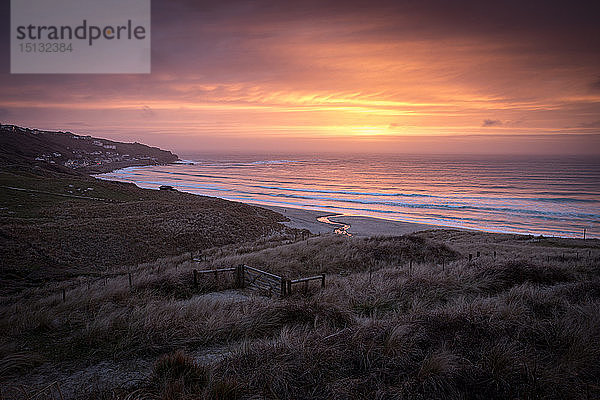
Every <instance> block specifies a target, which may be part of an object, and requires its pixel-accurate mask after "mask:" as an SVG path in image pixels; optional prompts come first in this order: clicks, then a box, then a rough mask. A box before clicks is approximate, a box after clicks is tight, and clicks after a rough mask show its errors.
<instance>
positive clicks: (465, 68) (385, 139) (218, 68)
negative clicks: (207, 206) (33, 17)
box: [0, 0, 600, 154]
mask: <svg viewBox="0 0 600 400" xmlns="http://www.w3.org/2000/svg"><path fill="white" fill-rule="evenodd" d="M449 3H450V4H449ZM483 3H485V2H483ZM575 3H577V2H569V3H563V4H561V3H556V2H555V3H548V2H531V4H528V5H523V4H522V3H521V2H512V1H506V2H503V4H501V5H490V4H482V2H472V1H456V2H444V1H441V0H439V1H421V2H413V1H404V2H403V1H395V2H391V1H390V2H386V1H382V2H377V1H371V2H368V3H366V2H364V3H363V2H352V1H349V2H348V1H347V2H333V1H332V2H323V1H321V2H311V1H308V2H306V1H305V2H297V3H286V2H272V1H257V2H194V1H183V0H179V1H159V0H154V1H153V10H152V11H153V21H152V40H153V51H152V71H153V72H152V74H150V75H90V76H85V75H68V76H59V75H10V74H8V69H9V68H8V61H7V60H2V71H4V72H3V73H2V74H1V75H0V88H1V89H2V90H1V91H0V121H3V122H5V123H16V124H20V125H26V126H33V127H39V128H48V129H63V130H71V131H73V132H76V133H85V134H93V135H96V136H101V137H106V138H111V139H115V140H127V141H134V140H135V141H140V142H144V143H148V144H152V145H158V146H161V147H164V148H168V149H173V150H175V151H176V152H193V151H285V152H287V151H320V150H328V151H331V150H341V151H394V152H402V151H407V152H454V153H457V152H458V153H460V152H465V153H470V152H480V153H481V152H483V153H486V152H490V153H499V152H500V153H502V152H506V153H593V154H599V153H600V139H599V138H600V136H599V134H600V45H599V44H600V39H599V38H600V30H599V28H598V27H597V25H598V24H597V21H594V18H595V17H593V16H597V15H598V13H597V12H595V11H597V10H593V9H592V8H597V6H594V5H590V4H593V3H587V2H586V3H584V2H582V3H581V4H579V5H578V4H575ZM2 7H4V8H2V9H0V11H1V12H2V16H3V18H5V19H6V18H8V15H9V14H8V10H7V9H6V5H4V6H2ZM3 25H6V24H3ZM2 29H3V30H2V31H1V32H2V33H3V35H2V37H3V38H4V39H8V30H7V29H8V28H6V27H3V28H2ZM4 33H5V34H4ZM7 46H8V42H7V40H4V41H3V43H2V44H1V45H0V50H3V51H4V54H8V48H7Z"/></svg>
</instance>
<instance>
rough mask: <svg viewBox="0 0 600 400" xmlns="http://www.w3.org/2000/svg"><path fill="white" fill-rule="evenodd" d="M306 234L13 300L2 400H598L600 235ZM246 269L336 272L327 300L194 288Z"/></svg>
mask: <svg viewBox="0 0 600 400" xmlns="http://www.w3.org/2000/svg"><path fill="white" fill-rule="evenodd" d="M292 238H293V236H289V235H287V236H286V235H283V236H281V235H274V236H270V237H265V238H262V239H260V240H257V241H255V242H252V243H246V244H244V245H227V246H218V247H214V248H210V249H207V250H206V251H205V252H204V254H205V255H206V261H204V262H203V265H200V266H199V265H197V264H194V263H191V262H190V261H189V257H188V256H189V255H188V254H182V255H180V256H177V257H167V258H164V259H161V260H158V261H156V262H151V263H147V264H141V265H139V266H137V267H135V268H133V269H131V273H132V277H133V288H132V289H130V288H129V287H128V278H127V274H126V273H127V269H125V268H123V269H121V270H120V271H119V270H115V271H113V272H115V273H117V272H121V273H122V275H118V276H115V275H111V276H110V277H109V278H108V279H107V280H105V279H104V278H98V279H95V280H87V278H86V277H83V278H79V279H73V280H70V281H66V282H63V283H61V284H60V285H47V286H45V287H43V288H38V289H31V290H27V291H25V292H23V293H22V294H21V295H19V296H13V297H11V298H10V299H5V301H4V305H3V306H2V307H0V337H1V338H2V339H1V342H0V351H1V353H0V372H1V373H2V374H3V376H4V382H5V387H6V390H5V391H4V393H16V391H15V392H9V390H14V387H15V385H16V384H25V385H26V386H25V388H26V390H29V392H28V393H32V390H33V389H34V388H35V387H42V386H43V385H44V384H46V385H47V384H49V383H51V382H54V381H58V382H61V385H62V386H61V388H62V391H63V393H64V394H65V396H66V397H67V398H80V399H109V398H110V399H114V398H123V399H125V398H127V399H133V398H140V399H141V398H148V399H204V398H207V399H208V398H218V399H227V398H231V399H233V398H248V399H250V398H267V399H309V398H335V399H355V398H364V399H374V398H375V399H377V398H379V399H403V398H407V399H464V398H472V399H507V398H522V399H541V398H544V399H546V398H549V399H587V398H589V399H593V398H598V396H600V387H599V386H598V382H599V381H600V368H599V366H600V275H599V272H600V244H599V242H598V241H597V240H588V241H583V240H569V239H560V240H555V239H551V240H546V239H541V238H535V237H527V236H517V235H494V234H483V233H475V232H459V231H452V230H447V231H428V232H422V233H419V234H415V235H411V236H404V237H398V238H347V237H338V236H324V237H314V238H310V239H308V240H305V241H300V242H294V241H293V240H292ZM477 251H479V252H480V254H479V257H477ZM494 251H495V252H496V256H495V257H494ZM469 254H473V257H472V260H471V261H469V257H468V255H469ZM411 261H412V268H410V265H411ZM241 262H244V263H249V264H251V265H254V266H257V267H261V268H264V269H267V270H269V271H272V272H275V273H278V274H282V275H284V276H287V277H294V276H298V275H304V274H307V273H320V272H325V273H327V287H326V288H325V289H323V290H321V289H319V288H318V287H317V286H314V287H311V288H309V290H308V291H307V292H303V291H301V290H298V291H296V292H295V293H294V294H293V295H292V296H289V297H286V298H283V299H280V298H267V297H261V296H255V295H253V294H252V293H250V292H247V291H237V290H236V291H233V290H228V287H230V286H229V285H231V283H232V282H231V281H230V280H229V279H227V278H225V277H221V278H219V280H217V281H216V280H215V278H214V277H212V276H204V277H203V278H202V281H201V282H200V285H199V286H198V287H194V286H193V285H192V274H191V270H192V269H193V268H199V267H202V268H209V267H225V266H230V265H232V264H237V263H241ZM63 288H64V289H65V294H66V300H65V301H64V302H63V300H62V294H61V293H62V289H63ZM2 357H3V358H2ZM11 388H13V389H11Z"/></svg>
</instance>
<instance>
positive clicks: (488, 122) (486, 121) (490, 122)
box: [481, 119, 502, 127]
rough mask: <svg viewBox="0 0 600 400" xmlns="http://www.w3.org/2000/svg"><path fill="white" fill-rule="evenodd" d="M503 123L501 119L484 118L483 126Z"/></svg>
mask: <svg viewBox="0 0 600 400" xmlns="http://www.w3.org/2000/svg"><path fill="white" fill-rule="evenodd" d="M501 125H502V121H500V120H499V119H484V120H483V123H482V124H481V126H483V127H490V126H501Z"/></svg>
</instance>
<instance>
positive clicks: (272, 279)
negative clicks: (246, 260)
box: [238, 265, 286, 295]
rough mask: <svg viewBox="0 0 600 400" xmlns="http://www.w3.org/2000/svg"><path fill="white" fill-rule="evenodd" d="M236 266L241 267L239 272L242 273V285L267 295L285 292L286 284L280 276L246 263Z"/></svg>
mask: <svg viewBox="0 0 600 400" xmlns="http://www.w3.org/2000/svg"><path fill="white" fill-rule="evenodd" d="M238 268H240V269H241V271H240V272H241V273H242V274H243V283H242V287H247V288H249V289H254V290H259V291H261V292H265V293H268V294H269V295H273V294H275V293H279V294H285V288H286V285H285V281H284V279H283V278H282V277H281V276H278V275H275V274H272V273H270V272H266V271H262V270H260V269H257V268H253V267H249V266H247V265H241V266H239V267H238ZM238 273H239V272H238Z"/></svg>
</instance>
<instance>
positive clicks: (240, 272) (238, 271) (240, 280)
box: [235, 264, 245, 289]
mask: <svg viewBox="0 0 600 400" xmlns="http://www.w3.org/2000/svg"><path fill="white" fill-rule="evenodd" d="M235 286H236V287H237V288H238V289H243V288H244V286H245V282H244V265H243V264H240V265H238V266H237V267H235Z"/></svg>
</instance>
